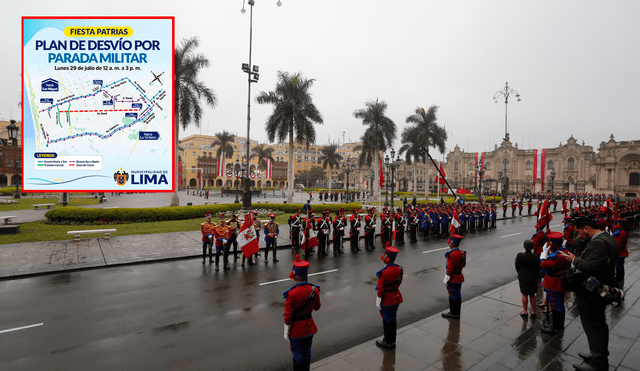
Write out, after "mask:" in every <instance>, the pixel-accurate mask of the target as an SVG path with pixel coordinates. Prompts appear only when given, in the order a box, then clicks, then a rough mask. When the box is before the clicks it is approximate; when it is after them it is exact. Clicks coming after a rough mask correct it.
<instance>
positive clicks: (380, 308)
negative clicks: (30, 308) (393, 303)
mask: <svg viewBox="0 0 640 371" xmlns="http://www.w3.org/2000/svg"><path fill="white" fill-rule="evenodd" d="M380 303H382V298H381V297H379V296H378V297H376V307H377V308H378V310H382V307H381V306H380Z"/></svg>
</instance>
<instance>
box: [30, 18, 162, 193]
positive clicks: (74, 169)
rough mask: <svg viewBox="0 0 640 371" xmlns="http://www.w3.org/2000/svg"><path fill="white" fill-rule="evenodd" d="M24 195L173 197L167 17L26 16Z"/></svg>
mask: <svg viewBox="0 0 640 371" xmlns="http://www.w3.org/2000/svg"><path fill="white" fill-rule="evenodd" d="M22 40H23V42H22V77H23V99H22V101H23V105H22V106H23V125H22V127H23V128H24V129H23V133H22V135H23V137H22V143H23V159H24V160H23V161H24V164H23V177H22V179H23V188H24V190H25V191H26V192H52V191H53V192H78V191H90V192H107V191H108V192H118V191H119V192H170V191H173V187H174V181H173V179H174V176H175V174H174V169H175V167H174V149H175V146H174V126H173V125H174V122H173V117H174V115H173V100H174V98H173V50H174V18H173V17H96V18H87V17H82V18H80V17H23V18H22Z"/></svg>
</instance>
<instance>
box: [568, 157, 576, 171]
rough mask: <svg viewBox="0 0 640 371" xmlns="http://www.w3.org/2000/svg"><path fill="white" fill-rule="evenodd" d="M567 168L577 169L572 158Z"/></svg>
mask: <svg viewBox="0 0 640 371" xmlns="http://www.w3.org/2000/svg"><path fill="white" fill-rule="evenodd" d="M567 167H568V168H569V170H573V169H575V167H576V161H575V160H574V159H573V158H571V157H570V158H569V160H568V161H567Z"/></svg>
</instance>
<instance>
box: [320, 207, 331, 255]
mask: <svg viewBox="0 0 640 371" xmlns="http://www.w3.org/2000/svg"><path fill="white" fill-rule="evenodd" d="M331 224H332V222H331V217H330V216H329V210H327V209H324V210H322V217H320V218H318V220H316V228H317V229H318V256H326V255H327V246H328V244H329V232H330V231H331Z"/></svg>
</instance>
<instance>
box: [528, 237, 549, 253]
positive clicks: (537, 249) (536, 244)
mask: <svg viewBox="0 0 640 371" xmlns="http://www.w3.org/2000/svg"><path fill="white" fill-rule="evenodd" d="M531 241H533V253H534V254H537V255H540V254H542V247H543V246H544V243H545V242H547V235H546V234H544V232H543V231H537V232H536V233H535V234H534V235H533V237H531Z"/></svg>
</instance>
